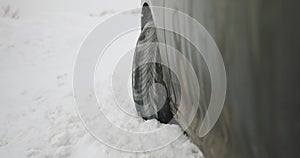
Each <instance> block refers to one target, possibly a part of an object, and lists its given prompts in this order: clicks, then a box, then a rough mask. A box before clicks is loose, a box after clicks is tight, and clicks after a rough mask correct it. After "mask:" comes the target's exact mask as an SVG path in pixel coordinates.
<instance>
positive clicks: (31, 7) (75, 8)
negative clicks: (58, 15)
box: [0, 0, 140, 17]
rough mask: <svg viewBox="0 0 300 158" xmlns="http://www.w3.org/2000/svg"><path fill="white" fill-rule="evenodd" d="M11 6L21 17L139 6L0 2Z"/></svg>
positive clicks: (113, 0) (93, 1) (117, 0)
mask: <svg viewBox="0 0 300 158" xmlns="http://www.w3.org/2000/svg"><path fill="white" fill-rule="evenodd" d="M6 5H11V7H12V8H13V9H18V10H19V11H20V15H21V17H30V16H33V15H37V14H41V13H48V12H67V13H80V14H81V13H83V14H87V15H88V14H90V13H101V12H102V11H104V10H114V11H120V10H124V9H130V8H134V7H139V6H140V0H0V7H2V6H6Z"/></svg>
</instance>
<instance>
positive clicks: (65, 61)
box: [0, 14, 203, 158]
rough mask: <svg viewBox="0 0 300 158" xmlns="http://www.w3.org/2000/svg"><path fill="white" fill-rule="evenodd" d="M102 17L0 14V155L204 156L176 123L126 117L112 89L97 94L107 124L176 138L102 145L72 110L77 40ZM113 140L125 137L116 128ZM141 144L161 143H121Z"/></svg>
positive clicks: (69, 157) (129, 108) (51, 157)
mask: <svg viewBox="0 0 300 158" xmlns="http://www.w3.org/2000/svg"><path fill="white" fill-rule="evenodd" d="M105 18H107V16H104V17H92V16H84V15H73V14H64V15H62V14H48V15H40V16H36V17H32V18H27V19H22V18H21V19H18V20H13V19H8V18H0V78H1V82H0V93H1V95H0V103H1V104H0V125H1V126H0V157H3V158H10V157H12V158H23V157H28V158H82V157H84V158H95V157H116V158H119V157H132V158H134V157H163V158H165V157H170V158H176V157H178V158H183V157H203V156H202V153H201V151H200V150H199V149H198V148H197V146H196V145H194V144H193V143H192V142H191V140H190V139H189V138H188V137H187V136H185V135H184V134H182V133H183V131H182V130H181V129H180V127H179V126H177V125H165V124H160V123H159V122H157V121H156V120H149V121H144V120H142V119H140V118H136V117H132V118H131V119H128V118H127V117H128V116H127V115H125V114H124V111H122V110H116V109H115V107H114V106H111V104H113V101H112V100H113V98H112V97H113V96H110V95H106V94H105V91H106V89H105V88H109V87H102V89H98V92H99V96H101V99H103V100H104V101H105V107H106V108H104V110H105V113H106V114H107V117H108V118H111V120H112V122H115V123H116V124H117V125H120V126H122V128H127V129H132V130H141V131H142V130H143V129H159V128H166V129H167V130H165V131H164V132H165V133H163V134H162V135H160V136H162V137H161V138H157V140H163V139H165V138H164V137H169V136H170V135H176V134H178V133H181V136H180V137H178V139H176V140H175V141H174V142H172V143H170V144H168V145H167V146H165V147H163V148H160V149H158V150H155V151H151V152H143V153H131V152H124V151H121V150H116V149H113V148H111V147H109V146H107V145H105V144H102V143H100V142H99V141H98V140H96V139H95V138H94V137H93V136H92V135H91V134H90V133H89V132H88V131H87V130H86V129H85V128H84V126H83V124H82V122H81V120H80V119H79V117H78V115H77V113H76V110H75V108H74V107H75V106H74V104H75V103H74V102H75V101H74V98H73V91H72V72H73V65H74V61H75V59H76V54H77V52H78V48H79V47H80V44H81V42H82V40H84V38H85V36H86V35H87V33H88V32H89V31H90V30H91V29H92V28H93V27H95V25H96V24H98V23H99V22H101V21H103V20H104V19H105ZM136 39H137V37H136V38H135V39H133V40H136ZM131 43H135V41H132V42H131ZM115 49H118V48H115ZM128 67H130V65H128ZM97 84H103V83H97ZM104 85H109V84H105V83H104ZM120 86H121V85H120ZM101 91H102V92H101ZM103 91H104V93H103ZM116 97H121V96H118V95H116ZM125 104H126V105H125ZM122 108H123V109H125V111H129V112H131V113H134V112H135V111H134V105H133V104H128V103H124V106H122ZM102 130H109V129H105V128H104V129H102ZM124 137H125V138H124ZM112 138H114V139H121V140H124V139H125V140H126V136H124V135H118V134H114V135H113V136H112ZM127 139H128V138H127ZM145 143H152V144H153V143H157V144H158V142H157V141H153V140H152V139H149V140H148V141H146V142H142V143H141V142H138V141H131V140H126V144H124V145H129V146H130V145H131V146H141V145H144V144H145Z"/></svg>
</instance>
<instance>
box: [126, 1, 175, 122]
mask: <svg viewBox="0 0 300 158" xmlns="http://www.w3.org/2000/svg"><path fill="white" fill-rule="evenodd" d="M142 13H143V19H142V31H141V34H140V37H139V39H138V42H137V46H136V49H135V53H134V59H133V72H132V90H133V100H134V102H135V106H136V110H137V113H138V115H139V116H141V117H142V118H144V119H146V120H147V119H154V118H155V119H157V120H159V121H160V122H162V123H169V122H170V121H171V120H172V118H173V114H172V112H171V109H170V97H169V94H168V89H167V87H166V83H164V81H163V69H165V66H163V65H161V64H160V63H159V62H160V60H161V59H160V53H159V49H158V40H157V34H156V28H155V25H154V23H153V19H152V16H151V12H150V8H149V7H148V6H144V8H143V11H142Z"/></svg>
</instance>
